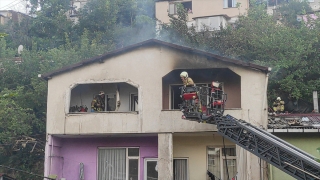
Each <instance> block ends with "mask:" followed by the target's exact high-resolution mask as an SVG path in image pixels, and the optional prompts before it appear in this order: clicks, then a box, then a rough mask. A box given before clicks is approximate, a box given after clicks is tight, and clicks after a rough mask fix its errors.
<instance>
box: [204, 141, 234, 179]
mask: <svg viewBox="0 0 320 180" xmlns="http://www.w3.org/2000/svg"><path fill="white" fill-rule="evenodd" d="M207 156H208V157H207V160H208V171H210V172H211V173H212V174H213V175H214V176H216V177H217V178H220V179H228V175H229V179H232V178H233V177H235V176H236V175H237V158H236V148H235V147H227V148H219V147H208V148H207ZM226 163H227V166H226ZM227 168H228V172H227ZM208 179H209V178H208Z"/></svg>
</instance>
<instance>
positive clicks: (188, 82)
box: [180, 71, 194, 87]
mask: <svg viewBox="0 0 320 180" xmlns="http://www.w3.org/2000/svg"><path fill="white" fill-rule="evenodd" d="M180 78H181V80H182V82H183V85H184V86H185V87H186V86H194V82H193V80H192V79H191V78H190V77H188V73H187V72H186V71H183V72H182V73H181V74H180Z"/></svg>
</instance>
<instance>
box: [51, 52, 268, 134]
mask: <svg viewBox="0 0 320 180" xmlns="http://www.w3.org/2000/svg"><path fill="white" fill-rule="evenodd" d="M124 64H126V66H124ZM204 67H205V68H228V69H230V70H231V71H233V72H234V73H236V74H237V75H239V76H240V77H241V86H240V91H241V94H240V95H239V96H238V97H241V99H240V101H241V106H240V107H241V110H239V109H237V110H236V111H241V112H240V113H237V112H235V113H237V114H239V116H237V118H241V119H244V120H247V121H249V122H252V123H256V124H257V125H264V127H265V125H266V123H267V116H266V111H265V107H266V106H265V104H266V84H265V82H266V75H265V74H264V73H262V72H259V71H255V70H251V69H247V68H243V67H239V66H236V65H233V64H227V63H223V62H221V61H215V60H208V59H206V58H205V57H202V56H198V55H194V54H189V53H185V52H180V51H174V50H171V49H168V48H165V47H160V46H155V47H148V48H140V49H139V50H136V51H131V52H127V53H124V54H122V55H119V56H116V57H112V58H110V59H107V60H106V61H104V63H94V64H90V65H88V66H85V67H82V68H79V69H75V70H73V71H70V72H67V73H64V74H61V75H57V76H54V77H53V78H52V79H50V80H49V81H48V86H49V88H48V106H47V108H48V113H47V132H48V133H49V134H92V133H94V134H103V133H143V132H148V133H150V132H189V131H212V130H213V129H214V128H213V127H214V126H208V125H207V124H199V123H193V122H188V121H184V120H182V119H181V113H180V112H178V111H176V112H173V111H172V112H168V111H162V107H163V106H162V102H163V101H162V99H163V97H162V88H161V84H162V77H163V76H165V75H166V74H167V73H169V72H170V71H172V70H173V69H198V68H199V69H200V68H204ZM83 74H86V76H83ZM116 82H125V83H127V84H130V85H132V86H134V87H137V89H138V96H139V105H138V106H139V107H138V110H139V112H138V113H122V112H119V113H117V112H113V113H87V114H81V115H79V114H76V115H74V114H69V113H68V112H69V106H70V99H71V97H70V96H71V89H73V88H74V87H75V86H76V85H77V84H86V83H116ZM226 86H228V84H226ZM56 87H59V88H56ZM230 114H231V115H232V114H233V111H230Z"/></svg>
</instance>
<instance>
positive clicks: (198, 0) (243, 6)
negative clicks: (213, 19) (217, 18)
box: [155, 0, 249, 23]
mask: <svg viewBox="0 0 320 180" xmlns="http://www.w3.org/2000/svg"><path fill="white" fill-rule="evenodd" d="M170 2H172V1H170ZM176 2H183V1H176ZM237 2H238V3H240V7H239V9H238V8H236V7H234V8H223V0H192V14H190V13H189V14H188V18H189V19H188V20H189V21H192V18H194V17H201V16H212V15H221V14H225V15H228V16H229V17H235V16H239V14H244V13H246V12H247V9H248V8H249V1H248V0H237ZM155 8H156V18H157V19H158V20H160V21H161V22H162V23H169V16H168V12H169V11H168V9H169V1H159V2H156V7H155Z"/></svg>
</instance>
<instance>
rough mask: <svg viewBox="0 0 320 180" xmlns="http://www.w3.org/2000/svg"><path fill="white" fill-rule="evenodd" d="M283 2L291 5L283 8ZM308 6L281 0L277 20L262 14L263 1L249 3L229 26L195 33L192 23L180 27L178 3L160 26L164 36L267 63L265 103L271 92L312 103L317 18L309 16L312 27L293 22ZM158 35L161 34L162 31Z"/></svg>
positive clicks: (316, 63) (183, 18)
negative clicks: (173, 14)
mask: <svg viewBox="0 0 320 180" xmlns="http://www.w3.org/2000/svg"><path fill="white" fill-rule="evenodd" d="M299 5H301V6H299ZM289 7H295V8H294V9H291V10H290V13H289V11H288V9H290V8H289ZM309 8H310V7H309V6H308V4H307V3H305V2H295V1H294V2H292V3H288V4H284V5H282V6H280V8H279V9H278V12H280V13H281V14H286V13H288V16H285V17H283V19H282V20H281V22H280V21H277V20H275V18H274V16H272V15H269V14H267V11H266V7H265V5H264V4H257V3H252V6H251V7H250V9H249V10H248V13H247V15H245V16H244V15H243V16H240V17H239V20H238V21H237V23H236V24H235V25H234V26H233V27H231V26H230V27H227V28H222V29H220V30H217V31H211V32H208V31H202V32H198V33H195V32H194V27H191V28H188V27H187V26H186V23H187V12H185V11H184V10H183V8H181V7H180V8H178V15H177V16H171V23H170V25H165V26H164V28H163V29H164V30H163V31H164V32H165V35H166V34H167V35H168V37H169V38H168V39H171V40H173V41H176V42H179V41H183V43H185V44H188V45H189V46H192V47H198V48H202V49H204V50H208V51H212V52H214V53H219V54H222V55H224V56H229V57H232V58H235V59H240V60H243V61H249V62H254V63H256V64H260V65H264V66H269V67H272V72H271V74H270V78H269V79H270V80H269V88H268V97H269V102H270V103H271V102H272V101H273V100H274V99H275V98H276V97H277V96H281V97H283V99H285V100H289V99H287V98H290V100H294V101H296V100H299V99H304V100H306V101H308V102H312V91H313V90H317V89H319V88H320V81H319V78H318V77H319V75H320V74H319V71H318V68H319V65H320V64H319V55H320V54H319V51H318V49H319V38H320V36H319V33H318V32H319V27H320V26H319V23H318V22H319V20H318V19H316V20H314V19H312V20H313V22H312V24H313V25H312V28H310V26H309V25H308V24H306V23H305V22H304V21H303V22H299V23H300V24H297V23H298V22H297V23H296V22H293V17H294V14H295V13H296V14H297V13H298V14H299V13H302V12H304V10H308V9H309ZM289 15H290V16H289ZM295 19H296V17H295ZM309 22H310V21H309ZM160 34H161V33H160ZM161 37H164V39H165V38H166V37H165V36H163V34H162V36H161ZM201 45H202V46H201Z"/></svg>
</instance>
